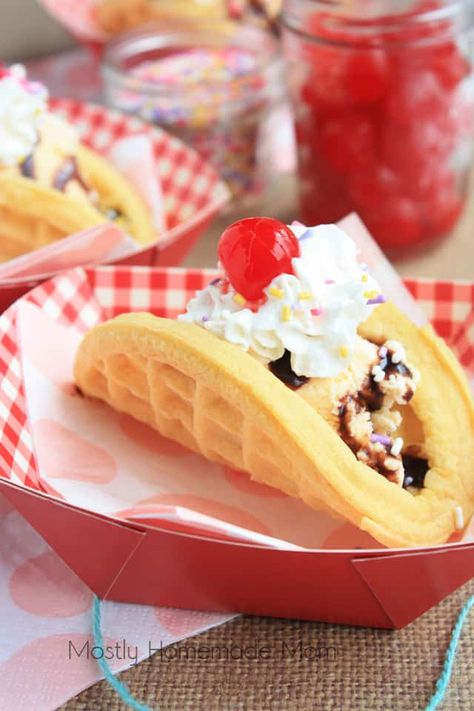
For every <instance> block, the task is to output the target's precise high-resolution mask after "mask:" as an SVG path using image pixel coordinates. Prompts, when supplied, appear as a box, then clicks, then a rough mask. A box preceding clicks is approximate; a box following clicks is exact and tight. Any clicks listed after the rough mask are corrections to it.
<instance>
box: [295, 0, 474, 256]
mask: <svg viewBox="0 0 474 711" xmlns="http://www.w3.org/2000/svg"><path fill="white" fill-rule="evenodd" d="M282 24H283V41H284V48H285V55H286V61H287V71H288V77H289V80H290V84H291V92H292V98H293V105H294V115H295V124H296V136H297V143H298V157H299V176H300V198H301V210H302V218H303V219H304V220H305V221H306V222H307V223H308V224H315V223H318V222H333V221H334V220H337V219H339V218H341V217H343V215H345V214H347V213H348V212H351V211H356V212H357V213H358V214H359V215H360V216H361V218H362V219H363V220H364V222H365V223H366V225H367V227H368V228H369V229H370V231H371V232H372V234H373V235H374V237H375V238H376V239H377V240H378V241H379V243H380V244H381V246H382V247H383V248H385V249H387V250H390V251H395V252H400V253H403V252H404V251H406V250H408V249H409V248H411V247H413V246H415V245H421V244H427V243H430V242H432V241H433V240H436V239H437V238H439V237H442V236H444V235H446V234H448V233H449V231H450V230H451V228H452V227H453V226H454V224H455V222H456V221H457V219H458V217H459V215H460V213H461V211H462V208H463V204H464V201H465V197H466V192H467V184H468V175H469V172H470V167H471V164H472V148H473V119H474V115H473V113H474V110H473V65H472V59H473V18H472V4H471V3H470V2H459V1H454V0H445V1H443V0H423V1H421V2H420V1H417V2H413V1H410V0H325V1H324V0H321V1H320V0H286V2H285V5H284V13H283V22H282Z"/></svg>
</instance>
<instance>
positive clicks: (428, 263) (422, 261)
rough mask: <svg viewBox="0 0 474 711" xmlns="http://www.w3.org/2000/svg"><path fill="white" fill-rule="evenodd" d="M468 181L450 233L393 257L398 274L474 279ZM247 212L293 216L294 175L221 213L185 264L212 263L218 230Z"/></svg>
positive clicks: (472, 201) (473, 211) (473, 216)
mask: <svg viewBox="0 0 474 711" xmlns="http://www.w3.org/2000/svg"><path fill="white" fill-rule="evenodd" d="M471 182H472V188H471V191H470V195H469V199H468V201H467V204H466V208H465V210H464V213H463V215H462V217H461V219H460V221H459V223H458V224H457V226H456V228H455V229H454V230H453V232H452V234H451V235H449V236H448V237H447V238H445V239H444V240H442V241H439V242H438V243H436V244H435V245H433V247H431V248H430V249H429V250H425V251H423V252H421V253H418V254H412V255H409V256H407V257H406V258H404V259H402V260H396V261H395V262H394V263H395V267H396V269H397V270H398V272H399V273H400V274H401V276H403V277H436V278H445V279H467V280H469V281H473V280H474V179H473V180H472V181H471ZM249 215H268V216H270V217H276V218H278V219H281V220H283V221H286V222H290V221H291V220H293V219H297V218H298V209H297V199H296V185H295V180H294V178H293V177H291V176H283V177H280V178H279V179H278V180H277V181H276V182H275V184H274V185H273V186H272V189H271V190H269V191H268V194H267V195H266V196H265V198H264V199H262V200H260V201H259V202H256V203H255V204H254V205H250V206H248V207H247V208H245V209H244V208H240V209H232V210H229V211H228V212H227V213H225V214H223V215H221V216H220V217H219V218H218V219H217V220H215V222H213V223H212V225H211V226H210V228H209V229H208V230H207V232H206V234H205V235H204V236H203V237H202V239H201V240H200V241H199V243H198V244H197V245H196V247H195V248H194V249H193V251H192V252H191V253H190V254H189V255H188V257H187V259H186V261H185V265H186V266H193V267H213V266H215V265H216V245H217V241H218V239H219V235H220V234H221V232H222V230H223V229H224V228H225V227H226V226H227V225H228V224H229V223H230V222H233V221H234V220H237V219H239V218H240V217H245V216H249Z"/></svg>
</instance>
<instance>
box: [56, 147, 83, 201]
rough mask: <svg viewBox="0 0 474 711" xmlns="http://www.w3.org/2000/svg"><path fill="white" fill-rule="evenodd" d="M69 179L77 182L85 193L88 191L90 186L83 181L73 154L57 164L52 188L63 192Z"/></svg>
mask: <svg viewBox="0 0 474 711" xmlns="http://www.w3.org/2000/svg"><path fill="white" fill-rule="evenodd" d="M71 180H75V181H76V182H77V183H79V185H80V186H81V188H82V189H83V190H84V191H85V192H86V193H88V192H89V190H90V188H89V186H88V185H86V183H85V182H84V181H83V179H82V176H81V174H80V172H79V168H78V165H77V160H76V159H75V157H74V156H69V158H66V160H65V161H64V162H63V163H62V164H61V165H60V166H59V168H58V170H57V171H56V175H55V176H54V179H53V188H56V190H61V191H62V192H64V190H66V187H67V184H68V183H69V182H70V181H71Z"/></svg>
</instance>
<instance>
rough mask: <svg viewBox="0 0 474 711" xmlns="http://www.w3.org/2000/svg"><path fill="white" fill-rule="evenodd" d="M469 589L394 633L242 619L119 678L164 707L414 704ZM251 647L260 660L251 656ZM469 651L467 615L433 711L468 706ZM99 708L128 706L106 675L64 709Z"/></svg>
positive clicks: (360, 709)
mask: <svg viewBox="0 0 474 711" xmlns="http://www.w3.org/2000/svg"><path fill="white" fill-rule="evenodd" d="M414 584H415V585H416V581H414ZM473 594H474V580H471V582H470V583H468V584H467V585H464V586H463V587H462V588H461V589H460V590H458V591H457V592H456V593H454V594H453V595H451V596H450V597H449V598H448V599H447V600H445V601H444V602H442V603H441V604H440V605H438V606H437V607H436V608H434V609H433V610H431V611H430V612H428V613H426V614H425V615H423V617H421V618H420V619H419V620H417V621H415V622H414V623H412V624H411V625H409V626H408V627H407V628H406V629H404V630H400V631H396V632H394V631H385V630H373V629H362V628H356V627H342V626H336V625H327V624H322V623H317V622H298V621H296V620H278V619H274V618H261V617H241V618H238V619H236V620H233V621H231V622H229V623H227V624H225V625H222V626H221V627H217V628H215V629H213V630H210V631H209V632H206V633H204V634H202V635H199V636H198V637H194V638H193V639H192V640H187V641H185V642H182V643H180V644H176V645H173V646H172V647H168V648H167V650H168V658H166V659H165V658H163V656H162V657H161V658H160V656H159V654H155V655H154V656H153V657H151V658H150V659H148V660H146V661H144V662H142V663H141V664H139V665H137V666H136V667H135V668H132V669H130V670H129V671H127V672H124V673H123V674H122V675H121V679H122V680H123V681H125V682H126V683H127V684H128V685H129V687H130V689H131V691H132V692H133V694H134V695H135V696H136V697H137V698H138V699H139V700H140V701H142V702H143V703H146V704H148V705H149V706H150V707H151V708H152V709H158V708H159V709H160V710H161V711H188V710H189V711H237V710H238V711H329V710H331V711H333V710H336V709H337V710H338V711H418V710H419V709H423V708H424V707H425V705H426V703H427V702H428V700H429V698H430V696H431V694H432V693H433V691H434V687H435V683H436V680H437V678H438V676H439V674H440V671H441V668H442V664H443V660H444V655H445V651H446V648H447V645H448V643H449V639H450V636H451V631H452V628H453V625H454V623H455V621H456V618H457V616H458V614H459V611H460V609H461V607H462V606H463V605H464V603H465V602H466V601H467V599H468V597H469V596H470V595H473ZM104 632H106V630H104ZM186 645H188V648H187V649H183V647H185V646H186ZM196 645H197V646H198V648H199V649H201V650H202V649H206V648H209V647H214V648H216V647H217V648H218V649H219V650H222V649H223V648H228V649H229V648H231V646H232V645H233V646H232V649H234V650H240V651H234V652H233V656H234V657H240V658H237V659H227V660H225V659H223V658H221V660H220V661H218V660H216V656H217V654H216V653H214V654H213V656H214V658H213V659H212V660H210V659H208V660H198V659H192V658H191V657H192V656H196V650H194V652H193V651H192V649H191V646H194V647H196ZM267 648H268V650H269V651H268V652H267V653H265V652H262V650H264V649H267ZM255 649H259V650H260V658H259V659H257V660H255V659H251V658H248V657H251V656H252V655H255V654H256V652H255V651H252V650H255ZM473 650H474V613H472V616H471V617H470V619H469V621H468V623H467V624H466V626H465V628H464V631H463V635H462V640H461V644H460V646H459V650H458V654H457V657H456V665H455V669H454V674H453V678H452V682H451V685H450V687H449V692H448V694H447V696H446V699H445V702H444V703H443V705H442V707H440V710H441V709H442V711H462V710H465V709H466V710H469V709H474V670H473V667H472V655H473ZM206 654H208V655H209V653H203V654H202V655H201V656H205V655H206ZM229 654H230V653H229ZM223 656H224V654H223V653H222V654H221V657H223ZM186 657H187V658H186ZM102 709H103V710H104V711H105V710H107V711H124V709H126V707H125V706H124V705H123V704H122V703H121V701H120V700H119V699H118V697H117V696H116V694H115V693H114V691H112V689H111V688H110V687H109V686H108V685H107V684H106V683H105V682H100V683H98V684H96V685H95V686H93V687H91V688H90V689H88V690H87V691H84V692H83V693H82V694H80V695H79V696H77V697H76V698H75V699H72V700H71V701H70V702H68V703H67V704H66V705H65V706H63V707H62V710H63V711H102Z"/></svg>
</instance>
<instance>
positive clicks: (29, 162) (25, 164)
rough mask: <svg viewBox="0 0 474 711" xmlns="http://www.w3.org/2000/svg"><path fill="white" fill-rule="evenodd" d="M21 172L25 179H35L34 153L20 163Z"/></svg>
mask: <svg viewBox="0 0 474 711" xmlns="http://www.w3.org/2000/svg"><path fill="white" fill-rule="evenodd" d="M20 172H21V174H22V175H23V176H24V177H25V178H34V177H35V160H34V156H33V153H30V155H29V156H26V158H25V160H23V161H22V162H21V163H20Z"/></svg>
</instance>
